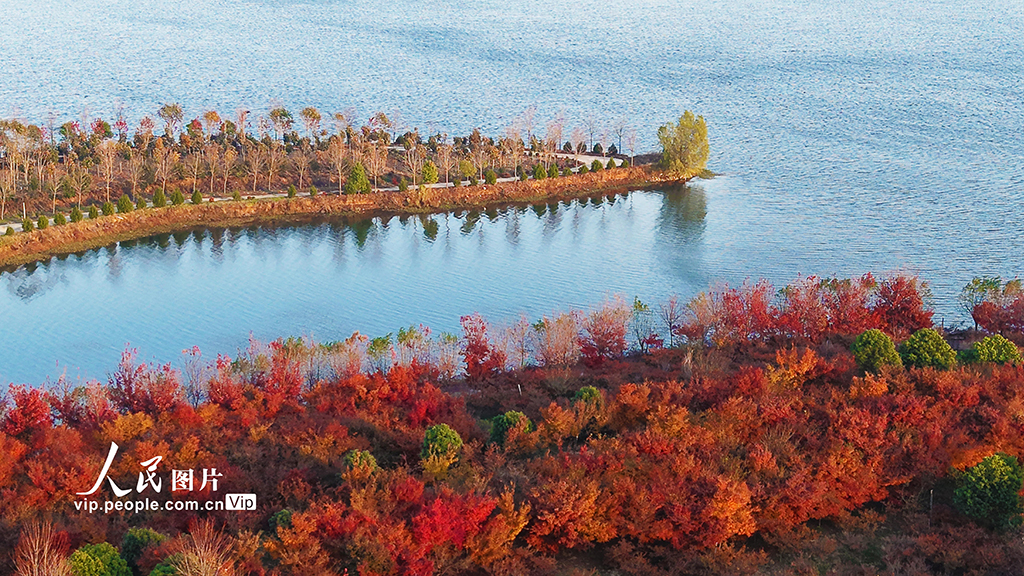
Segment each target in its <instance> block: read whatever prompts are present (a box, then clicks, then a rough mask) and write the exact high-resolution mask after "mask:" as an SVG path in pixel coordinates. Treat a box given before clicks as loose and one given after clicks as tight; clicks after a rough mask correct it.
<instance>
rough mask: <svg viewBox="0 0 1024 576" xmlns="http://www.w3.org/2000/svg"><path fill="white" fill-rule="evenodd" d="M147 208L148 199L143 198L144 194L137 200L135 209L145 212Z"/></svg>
mask: <svg viewBox="0 0 1024 576" xmlns="http://www.w3.org/2000/svg"><path fill="white" fill-rule="evenodd" d="M147 206H148V204H147V203H146V199H145V198H143V197H142V194H139V197H138V198H136V199H135V209H136V210H144V209H145V208H146V207H147Z"/></svg>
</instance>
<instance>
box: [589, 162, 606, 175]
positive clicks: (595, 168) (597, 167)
mask: <svg viewBox="0 0 1024 576" xmlns="http://www.w3.org/2000/svg"><path fill="white" fill-rule="evenodd" d="M601 170H604V164H601V161H600V160H594V161H593V162H591V163H590V171H591V172H600V171H601Z"/></svg>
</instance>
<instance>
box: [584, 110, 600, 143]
mask: <svg viewBox="0 0 1024 576" xmlns="http://www.w3.org/2000/svg"><path fill="white" fill-rule="evenodd" d="M583 125H584V126H585V127H586V129H587V138H588V140H587V150H590V151H593V150H594V134H596V133H597V116H596V115H594V113H593V112H589V113H588V114H587V115H586V117H584V118H583Z"/></svg>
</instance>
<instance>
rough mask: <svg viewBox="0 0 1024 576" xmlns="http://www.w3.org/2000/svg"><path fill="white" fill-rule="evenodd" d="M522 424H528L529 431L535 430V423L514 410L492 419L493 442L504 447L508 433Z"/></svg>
mask: <svg viewBox="0 0 1024 576" xmlns="http://www.w3.org/2000/svg"><path fill="white" fill-rule="evenodd" d="M520 422H525V423H526V429H527V430H530V429H532V428H533V423H532V422H530V419H529V418H527V417H526V414H523V413H522V412H516V411H514V410H512V411H509V412H505V413H504V414H499V415H497V416H495V417H494V418H491V442H495V443H497V444H501V445H504V444H505V439H506V438H507V437H508V431H509V430H511V429H513V428H515V427H516V426H517V425H519V423H520Z"/></svg>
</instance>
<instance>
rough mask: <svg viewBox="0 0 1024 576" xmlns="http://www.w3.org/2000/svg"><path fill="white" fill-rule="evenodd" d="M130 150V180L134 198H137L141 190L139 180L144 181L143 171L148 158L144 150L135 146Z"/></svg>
mask: <svg viewBox="0 0 1024 576" xmlns="http://www.w3.org/2000/svg"><path fill="white" fill-rule="evenodd" d="M127 149H128V180H129V181H130V182H131V184H132V198H135V197H136V193H137V190H138V188H139V180H141V179H142V169H143V167H144V166H145V164H146V157H145V155H144V153H143V151H142V150H139V149H138V148H135V147H133V146H127Z"/></svg>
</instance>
